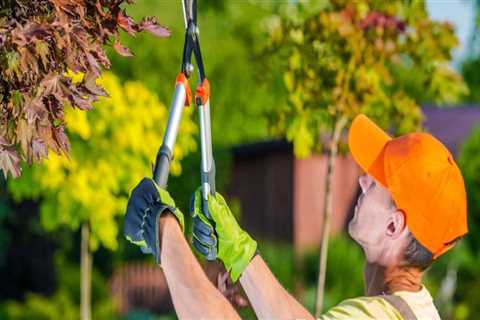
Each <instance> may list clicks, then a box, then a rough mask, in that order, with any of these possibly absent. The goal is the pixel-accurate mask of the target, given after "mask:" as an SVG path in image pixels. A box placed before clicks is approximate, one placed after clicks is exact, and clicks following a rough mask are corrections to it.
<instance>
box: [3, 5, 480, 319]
mask: <svg viewBox="0 0 480 320" xmlns="http://www.w3.org/2000/svg"><path fill="white" fill-rule="evenodd" d="M198 2H199V18H198V19H199V27H200V38H201V47H202V54H203V59H204V62H205V68H206V73H207V76H208V78H209V80H210V83H211V87H212V96H211V108H212V110H211V113H212V134H213V144H214V156H215V160H216V166H217V189H218V190H219V191H220V192H221V193H223V194H225V195H227V197H228V198H229V203H230V206H231V207H232V210H233V211H234V212H235V214H236V215H237V216H238V218H239V220H240V222H241V225H242V226H243V227H244V228H245V229H246V230H248V231H249V233H251V234H252V236H253V237H254V238H255V239H257V240H258V243H259V247H260V251H261V253H262V256H263V257H264V259H265V260H266V261H267V263H268V264H269V266H270V267H271V269H272V271H273V273H274V274H275V275H276V276H277V278H278V279H279V280H280V282H281V283H282V284H283V285H284V286H285V287H286V288H287V289H288V290H289V291H290V292H292V293H293V294H294V295H295V296H296V297H298V298H299V299H300V301H302V303H303V304H304V305H305V306H306V307H307V308H308V309H309V310H311V311H312V312H313V310H314V305H315V289H316V285H317V277H318V273H319V252H320V243H321V242H322V236H323V230H325V223H324V222H325V221H326V220H329V221H330V224H329V226H330V227H329V228H327V233H326V234H328V235H329V236H330V242H329V251H328V260H327V261H328V268H327V271H326V291H325V301H324V307H323V308H324V310H326V309H328V308H329V307H331V306H333V305H335V304H337V303H339V302H341V301H342V300H344V299H347V298H350V297H355V296H359V295H362V294H363V280H362V268H363V255H362V252H361V250H360V248H359V247H358V246H357V245H355V243H354V242H353V241H352V240H351V239H350V238H349V237H348V235H347V234H346V231H345V228H346V225H347V224H348V221H349V219H350V218H351V216H352V213H353V207H354V205H355V202H356V197H357V195H358V192H359V190H358V186H357V178H358V176H359V175H360V174H361V173H362V172H361V170H360V168H358V167H357V166H356V164H355V163H353V161H352V160H351V158H350V156H349V155H348V148H347V147H346V140H345V137H346V133H347V132H348V126H349V122H350V121H351V119H352V118H353V116H354V115H355V114H357V113H359V112H363V113H366V114H368V115H369V116H370V117H372V118H373V119H374V120H375V121H377V122H378V123H379V124H380V125H381V126H382V127H383V128H385V129H386V130H389V132H391V133H392V134H402V133H405V132H409V131H415V130H425V131H429V132H431V133H433V134H434V135H435V136H437V137H438V138H439V139H440V140H441V141H442V142H444V143H445V145H446V146H447V147H448V148H449V149H450V151H451V152H452V154H454V155H455V157H456V159H457V162H458V163H459V165H460V167H461V169H462V172H463V174H464V177H465V182H466V186H467V193H468V200H469V228H470V233H469V234H468V236H467V237H465V239H464V240H463V241H462V242H461V243H460V245H459V246H457V248H456V249H455V250H452V251H451V252H449V253H447V254H446V255H445V256H443V257H442V258H441V259H440V260H439V261H438V262H436V263H435V264H434V266H433V267H432V268H431V269H430V270H429V271H428V273H427V276H426V279H425V283H426V286H427V287H428V288H429V289H430V290H431V293H432V295H433V296H434V298H435V302H436V305H437V307H438V308H439V311H440V313H441V315H442V318H443V319H474V318H476V316H475V314H477V315H478V314H479V313H480V303H479V302H480V271H479V270H478V267H477V266H478V264H479V263H480V255H479V243H480V224H479V222H478V221H479V220H478V216H479V214H480V152H479V151H480V1H478V0H476V1H475V0H445V1H443V0H428V1H425V2H424V1H420V0H418V1H417V0H412V1H400V0H394V1H381V0H379V1H367V0H303V1H302V0H298V1H259V0H258V1H256V0H251V1H249V0H223V1H218V0H198ZM126 10H127V12H128V13H129V14H130V15H131V16H133V17H134V18H135V19H140V18H141V17H144V16H151V15H153V16H156V17H157V18H158V20H159V22H160V23H162V24H163V25H166V26H168V27H169V28H170V29H171V31H172V35H171V36H170V37H169V38H162V39H158V38H154V37H152V36H150V35H144V34H142V35H138V36H137V37H135V38H133V37H128V36H126V35H125V37H122V41H123V43H125V44H127V45H128V47H129V48H130V49H131V51H132V52H133V53H134V57H132V58H129V59H126V58H123V57H120V56H118V55H117V54H115V53H114V52H113V50H112V51H110V52H109V53H110V54H109V57H110V59H111V60H112V68H111V70H109V71H107V72H105V74H104V75H103V77H102V80H101V82H102V83H101V84H102V86H103V87H104V88H105V89H106V91H107V92H108V93H109V95H110V97H109V98H101V99H100V101H99V102H97V103H96V104H95V108H94V110H92V111H89V112H84V111H79V110H72V111H69V113H68V114H67V124H68V130H69V131H68V133H69V137H70V139H71V144H72V152H71V158H70V159H65V158H62V157H59V156H55V155H54V154H53V153H51V154H50V155H49V159H48V160H45V161H44V162H43V163H42V164H41V165H36V166H34V167H28V166H25V167H24V168H23V174H22V176H21V177H20V178H18V179H16V180H12V179H10V178H9V179H8V181H7V180H5V179H3V177H2V178H1V179H2V180H1V181H0V283H1V284H2V285H1V290H0V318H1V319H77V318H79V313H80V311H79V310H80V274H81V269H82V272H88V273H89V274H91V289H92V290H91V291H92V298H91V302H92V318H93V319H175V313H174V310H173V307H172V304H171V301H170V298H169V294H168V288H167V285H166V282H165V279H164V277H163V275H162V271H161V269H160V268H158V267H156V266H155V265H154V263H153V261H152V258H151V257H150V256H145V255H142V254H141V253H140V251H139V250H138V249H137V248H136V247H134V246H133V245H131V244H129V243H128V242H127V241H125V239H124V237H123V234H122V228H123V215H124V210H125V207H126V201H127V199H128V194H129V192H130V191H131V189H132V188H133V187H134V186H135V184H136V183H137V182H138V181H140V179H141V178H142V177H144V176H148V175H150V167H151V162H152V161H153V160H154V157H155V154H156V151H157V148H158V147H159V145H160V143H161V139H162V136H163V130H164V127H165V122H166V119H167V116H168V105H169V103H170V99H171V97H172V95H173V89H174V79H175V77H176V74H177V73H178V72H179V70H180V63H181V53H182V48H183V40H184V25H183V23H184V22H183V15H182V7H181V2H180V1H173V0H171V1H170V0H168V1H167V0H163V1H140V0H138V1H137V3H135V4H132V5H129V6H127V7H126ZM190 83H191V85H192V86H193V85H194V84H195V83H196V79H195V77H194V79H192V80H191V81H190ZM184 117H185V118H184V120H183V123H182V127H181V131H180V133H179V138H178V143H177V146H176V149H175V157H176V162H175V163H174V165H173V167H172V176H171V178H170V180H169V191H170V193H171V194H172V196H173V197H174V199H175V200H176V203H177V205H178V206H179V207H180V208H181V209H182V211H183V212H184V213H187V212H188V202H189V198H190V196H191V194H192V192H193V191H194V190H195V189H196V187H197V186H198V185H199V179H200V176H199V168H200V154H199V142H198V141H199V139H198V134H197V132H198V125H197V123H198V118H197V114H196V111H195V110H194V108H187V111H186V113H185V115H184ZM329 162H330V163H331V164H333V165H331V166H327V164H328V163H329ZM327 194H331V196H332V202H331V208H330V209H331V210H326V206H325V199H326V197H325V196H326V195H327ZM328 212H330V213H331V216H330V217H329V218H328V219H325V216H326V215H325V214H326V213H328ZM187 220H188V219H187ZM188 228H189V225H188V222H187V230H188ZM82 254H84V255H85V256H88V257H89V259H87V260H83V261H87V264H85V265H83V266H82V268H81V263H80V261H81V255H82ZM85 256H84V257H85ZM207 272H208V273H209V275H210V277H211V278H212V279H215V277H216V272H218V270H217V269H216V268H212V267H209V268H207ZM239 294H241V292H239ZM239 310H240V311H239V312H240V313H241V315H242V317H244V318H248V319H250V318H255V316H254V314H253V312H252V310H251V309H250V308H249V307H248V306H243V307H241V306H239Z"/></svg>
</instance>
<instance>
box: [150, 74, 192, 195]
mask: <svg viewBox="0 0 480 320" xmlns="http://www.w3.org/2000/svg"><path fill="white" fill-rule="evenodd" d="M190 103H191V94H190V89H189V87H188V81H187V78H186V77H185V75H184V74H183V73H180V74H179V75H178V77H177V81H176V85H175V93H174V95H173V100H172V104H171V106H170V113H169V115H168V122H167V128H166V130H165V135H164V136H163V142H162V146H161V147H160V149H159V150H158V153H157V157H156V161H155V167H154V169H153V180H154V181H155V183H156V184H157V185H158V186H159V187H160V188H164V189H165V188H166V187H167V183H168V175H169V173H170V163H171V162H172V160H173V147H174V146H175V140H176V139H177V134H178V128H179V126H180V121H181V120H182V113H183V109H184V107H185V104H187V105H189V104H190Z"/></svg>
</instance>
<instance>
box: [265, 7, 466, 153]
mask: <svg viewBox="0 0 480 320" xmlns="http://www.w3.org/2000/svg"><path fill="white" fill-rule="evenodd" d="M321 4H322V5H323V7H322V6H320V7H322V8H323V9H322V10H321V11H316V12H315V13H312V12H310V11H308V10H305V8H306V6H304V5H303V6H301V7H300V9H302V10H299V9H298V6H292V5H289V9H290V10H288V11H287V12H288V15H286V16H274V17H272V18H271V19H270V20H269V22H268V24H267V29H268V32H269V44H268V46H267V47H266V49H265V51H264V55H265V60H267V64H269V65H270V69H271V71H272V74H273V75H274V76H276V77H281V78H283V83H284V89H285V91H286V93H287V97H288V98H287V101H286V102H287V103H286V104H284V105H282V106H280V107H278V106H275V107H274V108H270V110H269V120H270V124H271V125H272V128H273V129H274V130H275V131H276V132H277V133H279V134H286V136H287V138H288V139H289V140H290V141H293V143H294V150H295V154H296V155H297V156H300V157H303V156H307V155H309V154H310V152H312V151H313V150H315V149H319V147H320V141H321V140H322V138H323V136H322V134H324V133H325V132H326V133H327V134H331V133H332V132H333V128H334V126H335V124H336V123H337V121H339V119H340V118H342V117H346V118H347V119H352V118H353V116H354V115H356V114H358V113H360V112H361V113H366V114H367V115H369V116H371V117H372V118H373V119H375V120H376V121H377V122H378V123H379V124H380V125H381V126H382V127H384V128H391V129H392V130H393V131H394V132H393V133H397V134H400V133H405V132H408V131H412V130H414V129H416V128H418V127H419V125H420V121H421V110H420V108H419V106H418V103H419V102H422V101H425V100H428V101H434V102H436V103H452V102H455V101H457V99H458V98H459V97H461V96H462V95H463V94H465V93H466V87H465V85H464V83H463V81H462V79H461V77H460V76H459V75H458V74H456V73H455V72H454V71H453V70H452V69H450V67H449V66H448V64H449V61H450V60H451V50H452V49H453V48H454V47H455V46H456V45H457V39H456V37H455V35H454V31H453V27H452V26H451V25H449V24H447V23H439V22H434V21H431V20H430V19H429V17H428V15H427V12H426V9H425V5H424V3H423V2H417V1H413V2H405V1H401V0H396V1H367V0H361V1H343V0H342V1H341V0H331V1H323V2H321ZM278 66H280V68H278Z"/></svg>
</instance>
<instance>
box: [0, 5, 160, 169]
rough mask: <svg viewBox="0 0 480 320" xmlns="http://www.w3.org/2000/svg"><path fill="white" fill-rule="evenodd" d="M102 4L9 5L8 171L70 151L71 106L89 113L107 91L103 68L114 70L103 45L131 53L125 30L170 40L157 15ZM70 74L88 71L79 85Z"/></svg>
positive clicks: (0, 55)
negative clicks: (137, 18) (100, 82)
mask: <svg viewBox="0 0 480 320" xmlns="http://www.w3.org/2000/svg"><path fill="white" fill-rule="evenodd" d="M132 2H133V1H131V0H128V1H125V0H119V1H100V0H84V1H73V0H34V1H25V0H9V1H2V4H1V6H0V78H1V81H0V107H1V121H0V169H1V170H3V173H4V175H5V177H6V176H7V174H8V173H10V174H11V175H12V176H13V177H16V176H19V175H20V173H21V171H20V161H21V160H26V161H28V163H29V164H32V162H33V161H36V162H39V161H40V160H41V159H43V158H47V157H48V150H49V149H50V150H53V151H54V152H55V153H57V154H61V153H64V154H68V152H69V149H70V145H69V140H68V137H67V136H66V135H65V119H64V108H65V106H67V105H68V106H71V107H75V108H78V109H81V110H89V109H91V107H92V102H93V101H96V100H97V97H98V96H105V95H106V94H105V92H104V91H103V90H102V89H101V88H100V87H98V86H97V85H96V83H95V80H96V79H97V78H98V77H99V76H100V73H101V67H105V68H109V67H110V61H109V59H108V58H107V56H106V54H105V51H104V49H103V48H102V45H104V44H106V43H107V42H110V41H112V40H114V44H113V48H114V49H115V50H116V51H117V52H118V53H119V54H120V55H122V56H131V53H130V51H129V50H128V48H126V47H124V46H123V45H122V44H121V43H120V42H119V39H118V38H119V31H120V30H121V29H123V30H124V31H126V32H127V33H128V34H130V35H132V36H134V35H135V34H137V33H138V32H141V31H148V32H150V33H152V34H155V35H157V36H163V37H164V36H168V35H169V31H168V29H166V28H164V27H161V26H160V25H158V24H157V23H156V22H155V20H154V19H153V18H145V19H143V20H142V21H141V22H140V23H135V22H134V21H133V19H132V18H131V17H129V16H128V15H127V14H126V13H125V10H122V9H121V6H122V5H123V4H124V3H132ZM67 70H73V71H74V72H83V73H85V77H84V78H83V79H82V81H80V82H77V83H75V82H72V81H71V80H70V78H69V77H67V76H66V75H65V72H66V71H67Z"/></svg>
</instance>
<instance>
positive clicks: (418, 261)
mask: <svg viewBox="0 0 480 320" xmlns="http://www.w3.org/2000/svg"><path fill="white" fill-rule="evenodd" d="M409 237H410V241H409V243H408V244H407V247H406V249H405V254H404V260H405V263H406V266H407V267H413V268H418V269H419V270H421V271H424V270H426V269H427V268H428V267H430V265H431V264H432V263H433V253H432V252H430V250H428V249H427V248H425V247H424V246H423V245H422V244H421V243H420V242H419V241H418V240H417V239H416V238H415V237H414V236H413V234H412V233H410V235H409Z"/></svg>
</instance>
